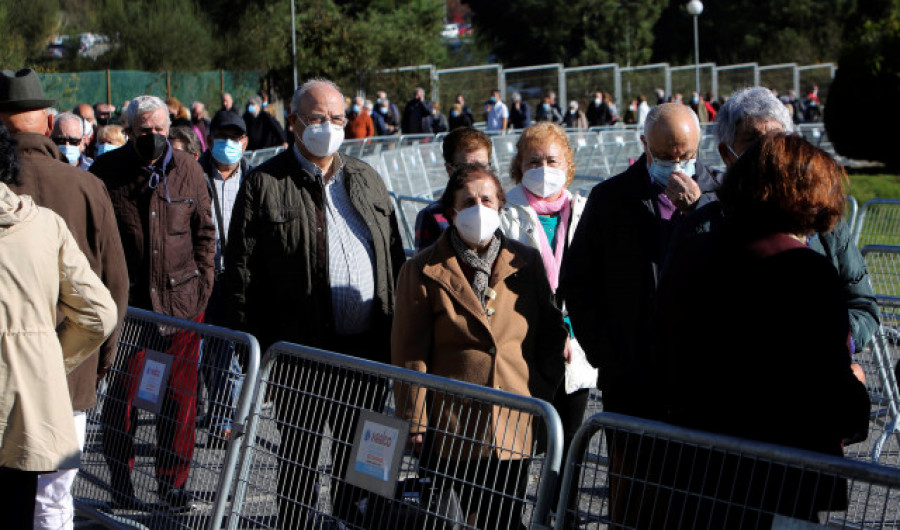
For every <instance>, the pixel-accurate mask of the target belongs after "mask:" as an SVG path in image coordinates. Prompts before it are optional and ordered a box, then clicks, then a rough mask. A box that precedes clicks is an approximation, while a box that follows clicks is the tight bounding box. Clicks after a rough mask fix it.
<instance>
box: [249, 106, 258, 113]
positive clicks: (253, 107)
mask: <svg viewBox="0 0 900 530" xmlns="http://www.w3.org/2000/svg"><path fill="white" fill-rule="evenodd" d="M247 112H249V113H250V114H256V105H248V106H247Z"/></svg>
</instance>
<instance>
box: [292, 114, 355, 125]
mask: <svg viewBox="0 0 900 530" xmlns="http://www.w3.org/2000/svg"><path fill="white" fill-rule="evenodd" d="M303 118H304V115H303V114H301V115H300V121H301V122H303V125H306V126H307V127H309V126H310V125H322V124H323V123H325V122H331V123H332V124H334V125H337V126H340V127H343V126H344V125H345V124H346V123H347V117H346V116H344V115H343V114H335V115H332V116H330V117H329V116H324V115H322V114H306V115H305V118H306V121H303Z"/></svg>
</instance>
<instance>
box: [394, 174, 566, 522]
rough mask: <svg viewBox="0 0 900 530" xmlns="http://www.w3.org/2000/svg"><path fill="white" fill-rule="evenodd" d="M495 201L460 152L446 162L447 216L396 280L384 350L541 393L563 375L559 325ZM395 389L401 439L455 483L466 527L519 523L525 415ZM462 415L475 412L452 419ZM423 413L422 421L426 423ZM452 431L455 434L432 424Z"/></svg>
mask: <svg viewBox="0 0 900 530" xmlns="http://www.w3.org/2000/svg"><path fill="white" fill-rule="evenodd" d="M504 203H505V198H504V194H503V189H502V187H501V185H500V181H499V180H498V178H497V176H496V175H495V174H494V172H493V171H492V170H491V169H490V168H489V167H487V166H485V165H481V164H463V165H461V166H459V167H457V168H456V170H455V171H454V172H453V174H452V175H451V177H450V181H449V182H448V183H447V187H446V188H445V190H444V193H443V195H442V197H441V204H442V205H443V207H444V214H445V216H446V217H447V218H448V219H450V223H451V227H450V228H449V229H447V230H446V231H444V233H443V234H442V235H441V237H440V239H438V241H437V242H436V243H435V244H434V245H432V246H430V247H428V248H427V249H425V250H423V251H422V252H420V253H419V254H417V255H416V256H415V257H414V258H412V260H410V261H409V262H407V263H406V264H405V265H404V266H403V269H402V270H401V272H400V278H399V280H398V281H397V303H396V308H397V309H396V315H395V318H394V326H393V329H392V331H391V359H392V361H393V363H394V364H395V365H398V366H402V367H404V368H407V369H410V370H415V371H418V372H424V373H429V374H434V375H438V376H443V377H450V378H453V379H458V380H462V381H467V382H470V383H474V384H479V385H492V386H494V387H495V388H497V389H501V390H505V391H507V392H513V393H516V394H521V395H525V396H533V397H537V398H540V399H545V400H549V399H551V398H552V396H553V394H554V393H555V391H556V388H557V387H558V386H559V385H560V383H561V382H562V377H563V370H564V363H565V359H564V357H563V349H564V347H565V342H566V328H565V325H564V323H563V317H562V313H561V312H560V310H559V309H558V308H557V307H556V305H555V304H554V303H553V296H552V292H551V289H550V284H549V282H548V280H547V275H546V273H545V271H544V266H543V262H542V260H541V256H540V254H539V253H538V251H537V250H535V249H534V248H531V247H530V246H528V245H525V244H523V243H520V242H518V241H515V240H513V239H510V238H507V237H506V236H504V235H503V233H502V232H501V231H500V230H499V227H500V214H499V210H500V209H501V208H503V206H504ZM394 392H395V398H396V399H395V401H396V409H397V414H398V415H399V416H401V417H402V418H404V419H406V420H408V421H410V438H409V442H408V448H409V449H411V450H413V451H414V452H417V453H418V454H419V466H420V469H422V470H430V471H431V472H433V473H434V477H435V487H437V488H439V489H447V488H453V489H454V490H455V491H456V493H457V495H458V496H459V500H460V505H461V509H462V511H463V514H464V515H465V520H467V521H469V522H470V524H472V523H471V522H472V521H474V528H485V529H487V528H490V529H501V530H506V529H516V530H518V529H520V528H525V526H524V525H523V521H522V515H523V514H522V508H523V499H524V495H525V489H526V486H527V483H528V480H527V473H528V464H529V460H530V457H531V456H532V455H533V454H534V453H533V451H534V449H533V447H534V445H533V441H534V432H533V431H532V427H531V426H530V424H529V425H523V423H522V422H521V420H518V419H517V418H516V416H515V415H514V414H513V413H510V412H509V411H504V409H499V410H495V411H494V413H487V414H485V413H484V412H482V411H481V409H480V408H479V407H477V406H474V407H472V408H470V406H469V405H465V404H463V405H462V407H461V408H460V404H459V402H458V401H453V402H452V403H451V402H450V401H447V400H446V398H444V397H441V396H440V395H434V396H431V399H426V397H425V390H424V389H415V388H410V387H404V386H403V385H401V386H400V387H395V389H394ZM438 394H440V393H438ZM429 408H430V409H431V411H429V410H426V409H429ZM466 417H478V418H480V419H478V420H477V421H474V422H472V423H473V424H470V425H467V426H466V425H462V424H461V423H462V422H461V421H460V418H466ZM422 418H428V422H429V423H432V424H433V425H428V427H429V432H428V434H426V426H425V425H423V424H422V423H423V421H422ZM432 427H433V428H434V430H433V431H432V430H431V428H432ZM523 431H524V432H523ZM462 432H465V433H467V434H466V436H465V439H462V438H460V437H452V436H446V435H444V434H441V433H462ZM489 477H490V478H489ZM492 477H501V478H500V479H499V480H498V482H497V483H496V484H493V485H492V486H491V489H492V490H494V491H492V492H490V493H485V492H484V490H482V489H481V488H480V485H482V484H486V483H490V482H487V481H490V480H493V478H492Z"/></svg>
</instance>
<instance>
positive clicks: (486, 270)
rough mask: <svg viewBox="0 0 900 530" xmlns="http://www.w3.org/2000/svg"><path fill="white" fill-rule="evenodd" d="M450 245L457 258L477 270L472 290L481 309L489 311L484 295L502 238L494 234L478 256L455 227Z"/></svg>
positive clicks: (451, 234)
mask: <svg viewBox="0 0 900 530" xmlns="http://www.w3.org/2000/svg"><path fill="white" fill-rule="evenodd" d="M450 243H451V244H452V245H453V250H454V251H455V252H456V257H457V258H459V260H460V261H462V262H463V263H465V264H466V265H468V266H469V267H472V269H474V270H475V277H474V278H472V290H473V291H475V296H477V297H478V300H479V301H480V302H481V307H483V308H485V309H487V300H486V299H485V296H484V293H485V291H486V290H487V287H488V279H490V277H491V267H492V266H493V265H494V260H496V259H497V255H498V254H500V238H499V237H497V235H496V234H494V236H493V237H492V238H491V242H490V244H489V245H488V248H487V250H485V252H484V254H478V253H477V252H476V251H474V250H472V248H471V247H470V246H469V245H467V244H466V243H465V241H463V240H462V239H461V238H460V237H459V234H457V233H456V227H454V228H453V229H452V230H451V231H450Z"/></svg>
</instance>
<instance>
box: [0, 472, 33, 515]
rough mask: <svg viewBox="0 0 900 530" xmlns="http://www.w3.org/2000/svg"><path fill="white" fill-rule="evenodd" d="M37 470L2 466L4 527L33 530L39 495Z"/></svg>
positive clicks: (0, 511)
mask: <svg viewBox="0 0 900 530" xmlns="http://www.w3.org/2000/svg"><path fill="white" fill-rule="evenodd" d="M38 475H39V473H38V472H36V471H22V470H20V469H13V468H10V467H0V514H2V517H3V523H2V524H0V526H2V527H3V528H8V529H9V530H31V528H33V527H34V497H35V495H37V485H38Z"/></svg>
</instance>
